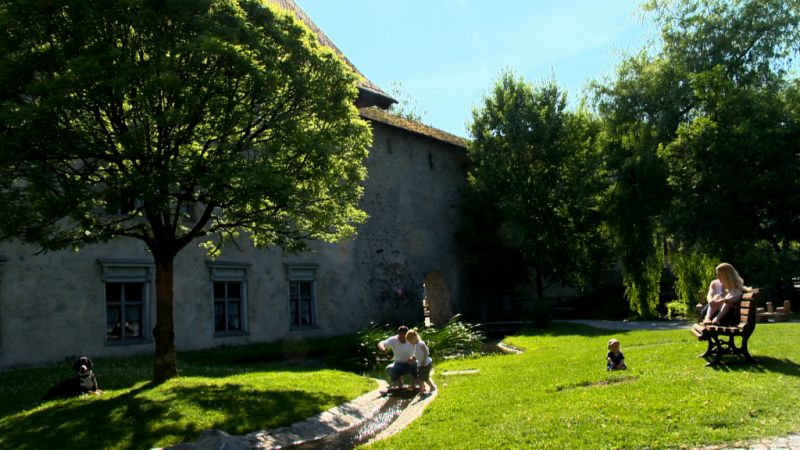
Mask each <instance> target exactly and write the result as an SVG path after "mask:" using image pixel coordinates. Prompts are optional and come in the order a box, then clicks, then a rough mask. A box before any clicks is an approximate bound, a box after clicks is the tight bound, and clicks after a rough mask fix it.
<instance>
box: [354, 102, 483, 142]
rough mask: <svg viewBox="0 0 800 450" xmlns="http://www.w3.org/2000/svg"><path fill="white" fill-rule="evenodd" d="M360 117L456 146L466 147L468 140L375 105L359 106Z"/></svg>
mask: <svg viewBox="0 0 800 450" xmlns="http://www.w3.org/2000/svg"><path fill="white" fill-rule="evenodd" d="M358 111H359V113H360V114H361V117H364V118H367V119H371V120H374V121H377V122H381V123H384V124H386V125H391V126H394V127H397V128H401V129H404V130H408V131H411V132H414V133H417V134H420V135H423V136H427V137H429V138H433V139H436V140H438V141H442V142H446V143H448V144H451V145H455V146H457V147H462V148H465V149H466V148H467V145H468V143H469V141H468V140H467V139H465V138H463V137H461V136H457V135H455V134H452V133H448V132H447V131H443V130H440V129H438V128H436V127H432V126H430V125H426V124H424V123H421V122H417V121H416V120H411V119H407V118H405V117H401V116H398V115H396V114H392V113H390V112H387V111H384V110H381V109H379V108H375V107H368V108H359V109H358Z"/></svg>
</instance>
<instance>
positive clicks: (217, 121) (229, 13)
mask: <svg viewBox="0 0 800 450" xmlns="http://www.w3.org/2000/svg"><path fill="white" fill-rule="evenodd" d="M159 5H160V4H154V3H151V2H145V1H128V2H107V3H103V4H102V5H99V4H95V3H94V2H72V1H64V2H45V3H41V2H40V3H35V4H30V3H29V2H17V1H8V2H4V5H3V7H2V9H0V11H2V15H0V23H2V24H3V29H4V30H5V31H6V32H5V33H3V37H2V38H0V47H2V48H3V52H2V57H1V59H0V69H2V70H0V86H2V88H1V89H0V129H1V130H2V133H3V136H4V139H3V141H2V143H1V144H0V157H1V158H2V160H3V161H4V162H5V166H4V170H3V171H2V178H1V179H0V198H2V201H3V203H4V204H5V205H6V206H7V208H8V209H9V214H6V215H4V218H5V219H6V220H3V221H2V222H0V225H2V229H1V230H2V236H3V237H13V238H18V239H23V240H26V241H28V242H32V243H35V244H38V245H41V246H42V247H43V248H46V249H50V248H61V247H64V246H67V245H73V244H81V243H91V242H98V241H105V240H108V239H111V238H116V237H120V236H130V237H135V238H138V239H141V240H143V241H145V242H146V243H147V244H148V247H150V249H151V250H152V251H153V253H154V254H156V255H160V254H161V253H171V252H173V253H174V252H175V251H177V250H179V249H180V248H181V246H182V245H186V244H188V242H191V241H192V240H194V239H197V238H205V239H210V240H212V241H214V242H216V244H217V245H221V244H222V242H224V241H225V240H228V239H233V238H234V237H236V236H237V233H238V231H240V230H246V231H247V232H248V233H250V235H251V236H252V239H253V241H254V242H255V243H256V244H257V245H260V246H267V245H275V244H279V245H282V246H285V247H289V248H296V247H297V246H298V245H299V244H302V242H303V241H302V239H304V238H315V239H323V240H332V239H337V238H341V237H342V236H347V235H350V234H352V233H353V232H354V226H353V223H354V222H359V221H361V220H363V219H364V213H363V212H362V211H359V210H357V209H356V205H357V203H358V201H359V199H360V196H361V188H360V187H359V183H360V182H361V181H362V180H363V179H364V177H365V175H366V173H365V169H364V167H363V164H362V161H363V159H364V158H365V157H366V155H367V149H368V147H369V145H370V141H371V140H370V132H369V127H368V126H367V124H366V123H365V122H364V121H363V120H361V119H360V118H359V116H358V113H357V111H356V109H355V106H354V105H353V100H354V98H355V95H356V88H355V81H356V78H355V75H354V74H353V73H351V72H350V71H349V70H348V69H347V68H346V66H345V64H344V63H343V62H342V61H340V60H339V59H337V58H336V57H335V56H334V55H333V54H332V52H330V51H329V50H325V49H322V48H320V47H319V46H318V45H317V44H316V43H315V42H316V40H315V38H314V37H313V36H311V35H310V33H309V32H308V31H307V30H306V29H305V28H303V27H302V26H301V25H299V24H298V23H297V22H296V21H295V19H294V18H293V17H292V16H290V15H289V14H286V13H281V12H277V11H273V10H272V9H270V8H268V7H266V6H264V4H262V3H261V2H251V1H241V2H227V1H222V0H213V1H208V0H192V1H188V2H182V3H169V4H166V5H163V7H162V6H159ZM62 219H67V220H66V221H64V220H62ZM165 247H166V248H165Z"/></svg>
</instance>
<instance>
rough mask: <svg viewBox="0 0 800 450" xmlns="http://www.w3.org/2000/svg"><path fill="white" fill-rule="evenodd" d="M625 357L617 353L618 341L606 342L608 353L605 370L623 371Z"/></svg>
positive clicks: (619, 352) (625, 367)
mask: <svg viewBox="0 0 800 450" xmlns="http://www.w3.org/2000/svg"><path fill="white" fill-rule="evenodd" d="M627 368H628V367H627V366H626V365H625V355H623V354H622V352H621V351H619V341H618V340H616V339H611V340H609V341H608V353H606V370H625V369H627Z"/></svg>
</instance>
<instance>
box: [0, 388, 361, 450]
mask: <svg viewBox="0 0 800 450" xmlns="http://www.w3.org/2000/svg"><path fill="white" fill-rule="evenodd" d="M159 386H160V385H158V384H155V383H152V382H150V383H146V384H144V385H142V386H140V387H138V388H135V389H132V390H130V391H127V392H124V393H121V394H118V395H113V394H110V393H106V394H104V395H102V396H83V397H76V398H71V399H66V400H59V401H54V402H50V403H46V404H44V405H43V406H41V407H40V408H38V409H36V410H33V411H30V412H20V413H17V414H14V415H8V416H5V417H2V418H0V448H15V449H24V448H32V449H33V448H36V449H39V448H59V449H71V448H76V449H77V448H103V449H105V448H121V449H126V448H131V449H141V448H151V447H152V446H153V445H154V444H155V443H157V442H160V443H161V444H165V443H167V444H177V443H180V442H187V441H194V440H196V439H197V438H198V437H199V435H200V433H202V432H203V431H205V430H206V429H209V428H217V429H221V430H225V431H226V432H229V433H231V434H245V433H249V432H251V431H255V430H259V429H265V428H273V427H277V426H281V425H288V424H290V423H292V422H294V421H297V420H302V419H305V418H306V417H308V416H311V415H313V414H316V413H317V412H319V411H320V410H322V405H328V404H340V403H343V402H345V401H347V400H348V399H346V398H340V397H338V396H329V395H322V394H309V393H308V392H302V391H270V390H265V391H257V390H254V389H253V388H251V387H246V386H242V385H237V384H230V383H228V384H225V385H222V386H220V385H211V384H204V385H197V386H188V387H187V386H177V387H172V388H163V389H161V388H160V387H159ZM204 417H205V418H206V420H205V421H200V423H198V418H201V419H202V418H204Z"/></svg>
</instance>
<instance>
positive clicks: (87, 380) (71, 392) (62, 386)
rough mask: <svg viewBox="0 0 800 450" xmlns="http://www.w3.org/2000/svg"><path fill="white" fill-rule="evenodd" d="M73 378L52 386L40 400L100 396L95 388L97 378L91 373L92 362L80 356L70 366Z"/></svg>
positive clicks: (99, 391) (98, 389)
mask: <svg viewBox="0 0 800 450" xmlns="http://www.w3.org/2000/svg"><path fill="white" fill-rule="evenodd" d="M72 368H73V370H75V376H74V377H72V378H69V379H66V380H64V381H62V382H60V383H58V384H57V385H55V386H53V388H52V389H50V391H48V392H47V394H44V396H43V397H42V400H51V399H54V398H59V397H75V396H78V395H81V394H94V395H100V394H102V393H103V391H101V390H100V388H99V387H98V386H97V377H95V376H94V373H93V372H92V360H91V359H89V358H88V357H86V356H82V357H80V358H78V360H77V361H75V363H74V364H72Z"/></svg>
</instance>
